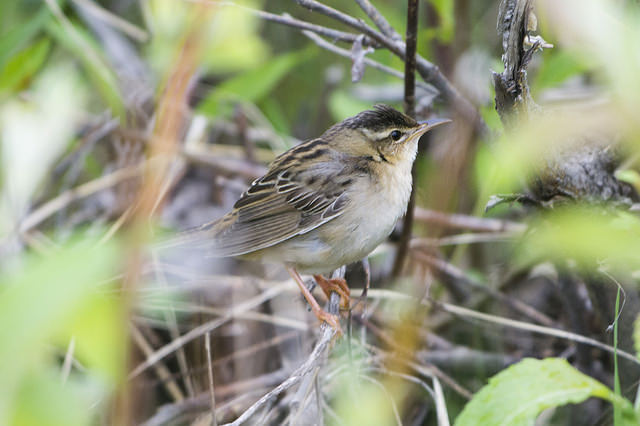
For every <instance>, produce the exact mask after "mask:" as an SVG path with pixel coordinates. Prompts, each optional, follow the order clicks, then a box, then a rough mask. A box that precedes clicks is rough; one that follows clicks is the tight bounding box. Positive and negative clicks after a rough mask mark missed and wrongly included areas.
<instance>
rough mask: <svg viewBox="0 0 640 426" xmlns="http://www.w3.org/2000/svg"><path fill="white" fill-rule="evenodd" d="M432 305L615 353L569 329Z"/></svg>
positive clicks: (639, 361) (629, 356) (634, 359)
mask: <svg viewBox="0 0 640 426" xmlns="http://www.w3.org/2000/svg"><path fill="white" fill-rule="evenodd" d="M430 303H431V304H433V305H434V306H436V307H438V308H440V309H442V310H444V311H445V312H449V313H451V314H454V315H459V316H462V317H468V318H474V319H478V320H481V321H486V322H490V323H493V324H500V325H503V326H506V327H511V328H516V329H519V330H525V331H530V332H532V333H538V334H544V335H547V336H554V337H559V338H561V339H566V340H570V341H573V342H577V343H584V344H586V345H590V346H594V347H596V348H598V349H602V350H603V351H606V352H609V353H611V354H613V353H615V351H616V350H615V348H614V347H613V346H609V345H606V344H604V343H602V342H599V341H597V340H595V339H592V338H590V337H585V336H582V335H580V334H576V333H571V332H569V331H565V330H560V329H557V328H551V327H543V326H541V325H536V324H529V323H527V322H522V321H516V320H512V319H509V318H504V317H500V316H497V315H489V314H484V313H482V312H477V311H474V310H471V309H467V308H463V307H462V306H456V305H452V304H449V303H444V302H436V301H434V300H431V301H430ZM618 355H620V356H622V357H623V358H626V359H627V360H629V361H632V362H633V363H635V364H638V365H640V359H638V358H637V357H635V356H634V355H632V354H630V353H629V352H625V351H622V350H620V349H618Z"/></svg>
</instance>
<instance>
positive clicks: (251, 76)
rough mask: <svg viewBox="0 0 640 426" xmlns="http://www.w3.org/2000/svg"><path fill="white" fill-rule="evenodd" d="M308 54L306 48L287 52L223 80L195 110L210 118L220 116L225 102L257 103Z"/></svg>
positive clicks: (309, 52)
mask: <svg viewBox="0 0 640 426" xmlns="http://www.w3.org/2000/svg"><path fill="white" fill-rule="evenodd" d="M311 53H312V51H311V50H308V49H307V50H301V51H298V52H293V53H287V54H284V55H281V56H278V57H276V58H273V59H272V60H270V61H269V62H267V63H266V64H264V65H263V66H261V67H260V68H257V69H254V70H251V71H246V72H244V73H242V74H240V75H238V76H236V77H232V78H230V79H228V80H226V81H224V82H223V83H221V84H220V85H219V86H218V87H216V88H215V89H213V90H212V91H211V93H209V95H208V96H207V97H206V98H205V99H204V100H203V101H202V102H201V103H200V105H199V106H198V110H199V111H200V112H202V113H204V114H207V115H210V116H217V115H218V114H220V109H221V106H222V105H223V104H225V103H226V102H229V101H244V102H252V103H255V102H258V101H259V100H260V99H262V98H263V97H264V96H266V95H267V94H268V93H269V92H270V91H271V90H273V88H274V87H275V86H276V85H277V84H278V82H279V81H280V80H282V78H283V77H284V76H285V75H286V74H287V73H289V72H291V70H292V69H293V68H294V67H295V66H296V65H297V64H299V63H300V62H301V61H303V60H305V59H306V58H307V57H308V56H309V55H310V54H311Z"/></svg>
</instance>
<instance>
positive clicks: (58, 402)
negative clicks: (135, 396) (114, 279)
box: [0, 241, 125, 425]
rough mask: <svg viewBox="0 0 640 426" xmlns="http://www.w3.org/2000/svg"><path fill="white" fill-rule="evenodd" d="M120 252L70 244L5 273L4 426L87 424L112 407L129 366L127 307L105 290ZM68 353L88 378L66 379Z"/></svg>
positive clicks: (1, 315) (0, 398) (1, 333)
mask: <svg viewBox="0 0 640 426" xmlns="http://www.w3.org/2000/svg"><path fill="white" fill-rule="evenodd" d="M119 249H120V248H119V246H118V245H117V244H115V243H109V244H105V245H101V246H99V247H96V245H95V243H91V242H90V241H82V242H80V243H78V242H70V243H68V244H67V245H66V246H65V247H64V248H62V249H60V250H58V251H57V252H56V253H52V254H49V255H47V256H45V257H40V256H36V255H32V256H28V257H26V258H24V259H21V262H20V264H18V265H15V266H14V267H13V268H12V270H11V271H10V272H9V271H7V272H5V273H3V274H2V276H1V277H0V284H1V286H2V289H1V291H0V321H1V322H2V324H5V326H4V327H2V328H1V329H0V359H2V363H1V364H0V376H1V377H2V385H1V387H0V423H2V424H11V425H33V424H40V425H45V424H46V425H86V424H89V423H91V419H92V418H93V419H95V418H97V417H98V416H99V415H100V410H101V408H100V407H103V408H104V407H105V405H106V404H108V403H109V395H110V393H111V392H112V391H113V390H114V389H115V387H116V386H117V385H118V384H119V383H120V381H121V380H122V377H123V373H124V371H123V368H124V360H125V352H124V349H125V345H124V342H125V341H124V328H123V325H124V321H123V320H124V317H123V312H122V307H121V304H120V301H119V299H118V297H116V296H114V295H113V293H112V292H113V290H114V288H113V286H111V285H110V284H105V283H106V282H107V281H106V280H107V279H108V278H109V277H110V276H111V274H112V273H113V271H114V269H115V267H116V264H117V261H118V257H119ZM9 324H11V325H12V326H10V327H9V326H6V325H9ZM70 342H73V343H70ZM67 347H74V348H75V349H74V350H73V352H72V354H71V355H73V357H74V358H75V359H77V360H78V362H80V363H81V365H82V366H83V367H84V368H86V369H87V370H86V371H87V374H82V375H80V374H76V373H73V374H71V375H69V376H68V377H63V379H62V380H61V373H60V363H59V359H60V357H61V356H64V354H65V351H66V350H67ZM67 374H68V373H67Z"/></svg>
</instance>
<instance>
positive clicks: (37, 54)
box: [0, 39, 50, 95]
mask: <svg viewBox="0 0 640 426" xmlns="http://www.w3.org/2000/svg"><path fill="white" fill-rule="evenodd" d="M49 47H50V43H49V40H47V39H42V40H39V41H37V42H35V43H33V44H32V45H31V46H29V47H27V48H25V49H24V50H22V51H21V52H19V53H17V54H16V55H14V56H13V57H12V58H11V59H10V60H9V62H8V63H7V64H6V65H5V66H4V67H3V68H2V69H1V70H0V95H1V94H3V93H6V92H10V91H13V90H19V89H20V88H21V87H22V86H23V85H24V84H25V82H26V81H28V80H29V79H30V78H31V77H33V75H34V74H35V73H36V72H37V71H38V69H40V67H41V66H42V64H43V63H44V60H45V59H46V57H47V54H48V53H49Z"/></svg>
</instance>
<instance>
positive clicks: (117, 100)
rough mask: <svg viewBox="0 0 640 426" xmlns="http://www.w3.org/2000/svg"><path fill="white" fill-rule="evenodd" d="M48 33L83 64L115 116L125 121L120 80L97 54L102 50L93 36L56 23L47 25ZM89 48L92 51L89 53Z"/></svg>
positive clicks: (77, 27) (78, 27)
mask: <svg viewBox="0 0 640 426" xmlns="http://www.w3.org/2000/svg"><path fill="white" fill-rule="evenodd" d="M47 31H48V33H49V34H51V36H53V37H54V38H55V39H56V41H58V42H59V43H60V44H61V45H62V46H64V47H65V48H67V49H68V50H69V51H70V52H71V53H73V54H74V55H75V56H76V58H77V59H78V60H80V61H81V62H82V64H83V65H84V68H85V70H86V72H87V74H88V76H89V78H90V79H91V80H93V84H94V85H95V86H96V88H97V90H98V92H99V93H100V95H101V96H102V98H103V100H104V102H105V104H106V105H108V106H109V107H110V108H111V110H112V112H113V115H115V116H118V117H120V118H123V119H124V116H125V108H124V104H123V101H122V96H121V95H120V88H119V87H118V80H117V78H116V76H115V73H114V72H113V70H112V69H111V68H110V67H109V65H108V63H107V62H106V61H105V60H104V59H103V58H102V57H100V56H99V55H97V54H95V53H96V52H99V51H100V49H99V48H98V45H97V43H95V41H94V40H93V38H92V37H91V35H90V34H89V33H87V32H86V31H85V30H84V29H82V28H81V27H80V26H78V25H74V26H73V30H68V29H67V28H64V27H62V26H60V24H58V23H55V22H51V23H49V25H47ZM70 31H72V32H73V34H71V33H70ZM89 47H90V48H91V49H90V51H87V50H88V48H89Z"/></svg>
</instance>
